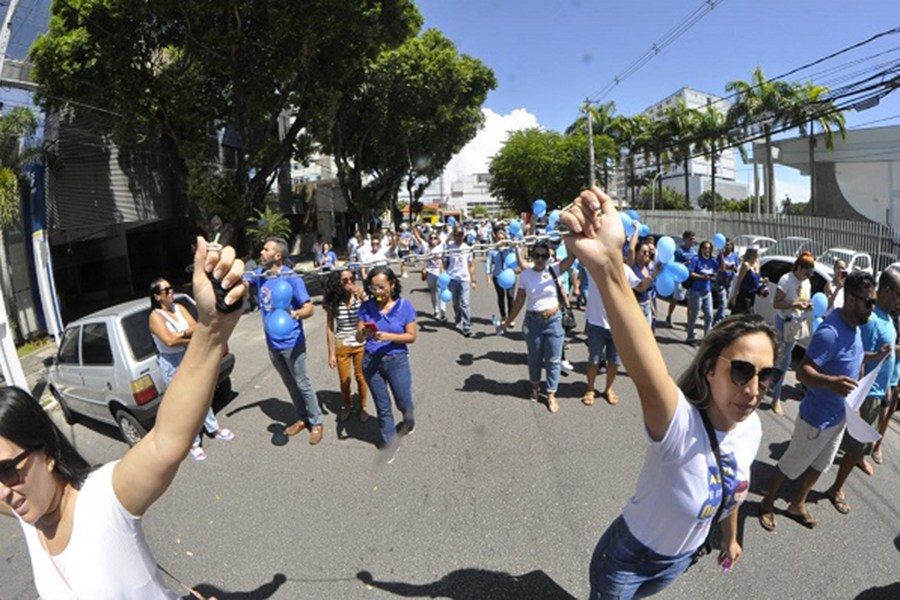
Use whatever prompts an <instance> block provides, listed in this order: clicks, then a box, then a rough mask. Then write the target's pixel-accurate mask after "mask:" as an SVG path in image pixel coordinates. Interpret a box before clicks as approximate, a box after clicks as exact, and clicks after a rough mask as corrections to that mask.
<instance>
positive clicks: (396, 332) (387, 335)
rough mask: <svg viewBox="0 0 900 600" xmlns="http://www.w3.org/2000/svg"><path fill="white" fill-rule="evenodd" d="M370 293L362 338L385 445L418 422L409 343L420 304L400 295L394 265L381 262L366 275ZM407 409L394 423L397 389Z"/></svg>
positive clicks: (360, 331)
mask: <svg viewBox="0 0 900 600" xmlns="http://www.w3.org/2000/svg"><path fill="white" fill-rule="evenodd" d="M365 288H366V292H367V293H368V295H369V299H368V300H366V301H365V302H363V303H362V304H361V305H360V307H359V324H358V325H357V329H356V340H357V341H359V342H365V348H366V349H365V354H364V355H363V362H362V365H363V374H364V375H365V377H366V383H367V384H368V385H369V390H371V392H372V399H373V400H374V401H375V409H376V410H377V411H378V427H379V430H380V431H381V444H380V445H381V447H385V446H388V445H389V444H390V443H391V442H392V441H393V439H394V436H396V435H398V434H399V435H408V434H410V433H412V432H413V429H414V428H415V426H416V420H415V412H414V410H415V406H414V405H413V397H412V372H411V371H410V368H409V345H410V344H412V343H414V342H415V341H416V309H415V308H414V307H413V305H412V303H411V302H409V300H406V299H405V298H401V297H400V292H401V291H402V288H401V286H400V280H399V279H397V276H396V275H395V274H394V272H393V271H392V270H391V269H390V268H388V267H375V268H374V269H371V270H370V271H369V274H368V276H367V277H366V285H365ZM388 387H390V390H391V393H392V394H393V396H394V402H395V403H396V404H397V408H398V409H399V410H400V413H401V414H402V415H403V421H401V422H400V423H399V424H398V425H397V426H396V427H395V426H394V413H393V410H392V408H391V393H388Z"/></svg>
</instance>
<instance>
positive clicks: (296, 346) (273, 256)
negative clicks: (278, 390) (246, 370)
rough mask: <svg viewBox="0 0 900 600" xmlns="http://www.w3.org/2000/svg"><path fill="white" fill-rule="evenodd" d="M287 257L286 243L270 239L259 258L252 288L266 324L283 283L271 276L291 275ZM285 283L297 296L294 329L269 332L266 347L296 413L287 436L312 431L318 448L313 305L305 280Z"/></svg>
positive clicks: (292, 311)
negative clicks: (309, 342) (309, 361)
mask: <svg viewBox="0 0 900 600" xmlns="http://www.w3.org/2000/svg"><path fill="white" fill-rule="evenodd" d="M287 253H288V247H287V242H285V241H284V240H283V239H281V238H269V239H268V240H266V243H265V245H264V246H263V249H262V252H260V254H259V264H260V265H262V268H260V269H256V271H254V272H253V274H254V277H253V279H252V280H251V284H252V285H255V286H256V293H257V297H258V298H259V310H260V313H262V318H263V323H265V321H266V319H267V318H268V316H269V315H270V314H271V313H272V311H273V310H275V309H274V307H273V306H272V287H273V286H274V285H275V283H276V282H278V281H279V279H281V278H278V277H270V275H274V274H276V273H288V274H289V273H291V269H290V268H289V267H286V266H285V265H284V258H285V257H286V256H287ZM284 279H285V280H286V281H288V282H289V283H290V284H291V287H292V288H293V292H294V293H293V297H292V298H291V304H290V306H288V308H287V310H288V312H289V313H290V314H291V317H293V327H292V328H291V330H290V332H288V333H287V334H286V335H284V336H281V337H275V336H273V335H271V334H270V333H269V332H268V331H266V344H267V345H268V347H269V359H270V360H271V361H272V365H273V366H274V367H275V370H276V371H278V374H279V375H280V376H281V380H282V381H283V382H284V385H285V387H286V388H287V389H288V393H289V394H290V396H291V402H293V404H294V409H295V410H296V411H297V420H296V421H295V422H294V424H293V425H290V426H288V427H287V429H286V430H285V433H286V434H287V435H289V436H293V435H297V434H298V433H300V432H301V431H303V430H304V429H309V443H310V444H312V445H313V446H315V445H316V444H318V443H319V442H321V441H322V433H323V431H322V409H321V407H320V406H319V400H318V398H316V391H315V390H314V389H313V385H312V381H310V379H309V373H308V372H307V370H306V336H305V335H304V334H303V320H304V319H308V318H310V317H311V316H312V315H313V305H312V302H311V301H310V298H309V293H307V291H306V286H305V285H304V284H303V279H301V278H300V277H295V276H292V275H286V276H285V277H284Z"/></svg>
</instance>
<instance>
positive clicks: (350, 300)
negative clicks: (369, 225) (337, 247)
mask: <svg viewBox="0 0 900 600" xmlns="http://www.w3.org/2000/svg"><path fill="white" fill-rule="evenodd" d="M324 288H325V289H324V294H323V298H322V304H323V305H324V306H325V343H326V345H327V347H328V366H329V367H330V368H332V369H335V368H337V372H338V378H339V379H340V381H341V414H340V417H339V418H340V420H341V421H346V420H347V419H349V418H350V413H351V412H352V410H353V396H352V381H351V380H350V371H351V368H352V370H353V372H354V373H355V375H356V388H357V390H358V391H359V420H360V421H362V422H363V423H365V422H366V421H368V420H369V413H368V412H366V395H367V394H368V391H369V389H368V387H366V378H365V377H364V376H363V367H362V361H363V352H364V351H365V348H364V347H363V343H362V342H359V341H357V340H356V330H357V329H358V328H359V305H360V304H361V303H362V295H363V291H362V290H361V289H360V288H358V287H356V286H355V285H354V276H353V271H351V270H349V269H344V270H342V271H340V272H336V273H329V274H328V278H327V279H326V280H325V285H324Z"/></svg>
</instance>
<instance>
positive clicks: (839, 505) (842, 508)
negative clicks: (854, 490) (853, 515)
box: [825, 490, 850, 515]
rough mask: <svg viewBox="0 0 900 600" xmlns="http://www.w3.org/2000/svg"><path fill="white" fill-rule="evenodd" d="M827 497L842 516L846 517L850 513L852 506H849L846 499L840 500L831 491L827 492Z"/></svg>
mask: <svg viewBox="0 0 900 600" xmlns="http://www.w3.org/2000/svg"><path fill="white" fill-rule="evenodd" d="M825 496H827V497H828V500H829V501H830V502H831V505H832V506H833V507H834V508H835V510H837V511H838V512H839V513H841V514H842V515H846V514H847V513H849V512H850V505H849V504H847V499H846V498H838V497H837V496H835V495H834V494H832V493H831V490H828V491H827V492H825Z"/></svg>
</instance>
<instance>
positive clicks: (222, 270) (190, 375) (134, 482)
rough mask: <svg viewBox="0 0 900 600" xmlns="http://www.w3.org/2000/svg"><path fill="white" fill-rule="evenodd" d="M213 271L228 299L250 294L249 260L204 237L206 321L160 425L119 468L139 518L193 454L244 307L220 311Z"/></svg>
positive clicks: (122, 491)
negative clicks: (211, 246)
mask: <svg viewBox="0 0 900 600" xmlns="http://www.w3.org/2000/svg"><path fill="white" fill-rule="evenodd" d="M213 270H214V272H215V275H216V277H218V278H219V279H220V280H222V284H221V285H222V287H223V288H225V289H226V290H228V295H227V296H226V302H228V303H229V304H232V303H234V302H238V301H239V300H240V299H241V297H242V296H244V295H245V294H246V286H245V284H244V283H243V280H242V275H243V272H244V263H243V261H241V260H236V259H235V253H234V249H233V248H231V247H226V248H224V249H223V250H222V252H221V254H219V253H217V252H210V253H207V249H206V240H204V239H203V238H198V240H197V252H196V254H195V255H194V300H196V302H197V311H198V312H199V315H200V322H199V323H198V324H197V328H196V331H195V333H194V335H193V337H192V338H191V342H190V345H189V346H188V348H187V352H186V353H185V356H184V360H183V361H182V363H181V366H180V367H179V369H178V371H177V372H176V373H175V377H174V378H173V379H172V383H171V384H169V387H168V389H166V393H165V397H164V398H163V400H162V402H161V403H160V405H159V411H158V413H157V415H156V425H155V426H154V427H153V429H151V430H150V433H148V434H147V435H146V436H145V437H144V438H143V439H142V440H141V441H140V442H139V443H138V444H137V445H136V446H135V447H134V448H132V449H131V450H129V451H128V452H127V453H126V454H125V456H124V457H123V458H122V460H121V461H120V462H119V463H118V464H117V465H116V468H115V470H114V471H113V489H114V490H115V493H116V497H117V498H118V499H119V502H121V503H122V506H123V507H125V509H126V510H127V511H128V512H130V513H131V514H132V515H135V516H140V515H143V514H144V512H146V510H147V509H148V508H149V507H150V506H151V505H152V504H153V503H154V502H155V501H156V500H157V499H158V498H159V497H160V496H162V495H163V493H164V492H165V491H166V489H168V487H169V485H170V484H171V483H172V480H173V479H174V478H175V474H176V473H177V472H178V467H179V465H181V461H182V460H183V459H184V457H185V456H187V453H188V450H190V448H191V444H192V443H193V440H194V437H195V436H196V435H197V432H198V431H200V427H201V425H202V424H203V419H204V418H205V417H206V413H207V411H208V410H209V405H210V403H211V402H212V396H213V391H214V390H215V386H216V380H217V378H218V374H219V363H220V361H221V359H222V355H223V353H224V350H225V343H226V342H227V341H228V337H229V336H230V335H231V332H232V331H233V330H234V328H235V326H236V325H237V322H238V320H239V319H240V317H241V311H239V310H238V311H234V312H232V313H229V314H225V313H222V312H219V311H217V310H216V296H215V292H214V291H213V283H212V281H211V280H210V279H209V278H208V277H207V276H206V274H207V273H208V272H212V271H213Z"/></svg>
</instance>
